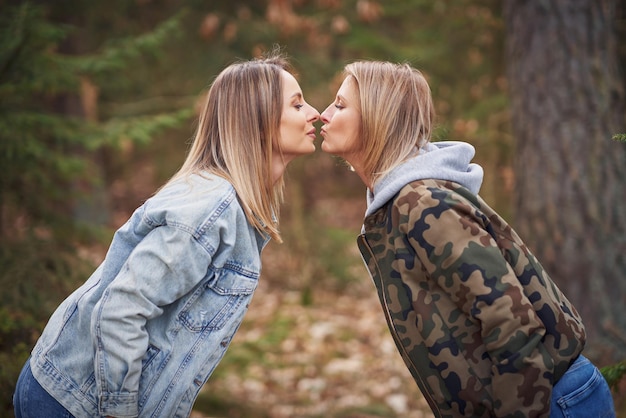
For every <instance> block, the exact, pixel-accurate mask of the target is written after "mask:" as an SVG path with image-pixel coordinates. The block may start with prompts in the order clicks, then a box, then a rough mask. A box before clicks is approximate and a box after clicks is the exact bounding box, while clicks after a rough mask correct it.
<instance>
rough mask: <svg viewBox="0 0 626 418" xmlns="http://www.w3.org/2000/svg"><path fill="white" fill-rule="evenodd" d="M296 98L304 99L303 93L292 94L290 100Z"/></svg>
mask: <svg viewBox="0 0 626 418" xmlns="http://www.w3.org/2000/svg"><path fill="white" fill-rule="evenodd" d="M294 97H297V98H298V99H302V93H301V92H299V91H298V92H296V93H294V94H292V95H291V96H290V97H289V98H290V99H293V98H294Z"/></svg>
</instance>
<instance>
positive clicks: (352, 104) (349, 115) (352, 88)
mask: <svg viewBox="0 0 626 418" xmlns="http://www.w3.org/2000/svg"><path fill="white" fill-rule="evenodd" d="M322 122H324V125H323V126H322V130H321V133H322V137H323V138H324V141H323V142H322V151H324V152H328V153H330V154H334V155H337V156H339V157H342V158H343V159H345V160H346V161H348V162H349V163H351V164H355V163H356V161H355V159H356V158H357V156H358V151H359V148H360V144H359V130H360V128H361V107H360V105H359V95H358V91H357V86H356V82H355V81H354V78H352V77H350V76H348V77H346V79H345V80H343V83H342V84H341V86H340V87H339V90H338V91H337V97H336V98H335V101H334V102H333V103H331V104H330V105H329V106H328V107H327V108H326V110H324V112H323V113H322Z"/></svg>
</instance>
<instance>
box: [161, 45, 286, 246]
mask: <svg viewBox="0 0 626 418" xmlns="http://www.w3.org/2000/svg"><path fill="white" fill-rule="evenodd" d="M283 70H284V71H288V72H291V67H290V66H289V63H288V62H287V60H286V58H283V57H282V56H280V55H279V54H276V53H273V54H272V55H269V56H268V57H265V58H257V59H253V60H250V61H242V62H237V63H234V64H232V65H230V66H228V67H227V68H225V69H224V70H223V71H222V72H221V73H220V74H219V75H218V76H217V77H216V78H215V80H214V81H213V83H212V85H211V87H210V89H209V91H208V94H207V97H206V100H205V102H204V105H203V108H202V111H201V113H200V116H199V120H198V127H197V129H196V133H195V136H194V139H193V143H192V145H191V148H190V150H189V152H188V154H187V157H186V159H185V161H184V163H183V165H182V167H181V168H180V170H179V171H178V172H177V173H176V174H175V175H174V176H173V177H172V179H171V180H170V182H172V181H174V180H177V179H179V178H184V177H186V176H189V175H191V174H200V173H201V172H204V171H206V172H209V173H212V174H215V175H218V176H220V177H223V178H224V179H226V180H228V181H229V182H230V183H231V184H232V185H233V187H234V188H235V190H236V192H237V196H238V198H239V202H240V204H241V206H242V208H243V210H244V212H245V214H246V217H247V219H248V222H250V224H252V225H253V226H254V227H255V228H256V229H257V230H259V231H260V232H262V231H264V232H266V233H268V234H269V235H270V236H271V237H272V238H273V239H275V240H277V241H278V242H282V240H281V238H280V232H279V230H278V215H279V211H280V204H281V203H282V201H283V190H284V180H283V178H282V177H281V178H280V179H278V180H277V181H276V182H274V180H273V178H272V171H271V167H272V144H278V143H279V141H278V137H279V135H280V117H281V114H282V107H283V94H282V93H283V82H282V71H283Z"/></svg>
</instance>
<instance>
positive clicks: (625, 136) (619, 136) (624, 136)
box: [613, 134, 626, 142]
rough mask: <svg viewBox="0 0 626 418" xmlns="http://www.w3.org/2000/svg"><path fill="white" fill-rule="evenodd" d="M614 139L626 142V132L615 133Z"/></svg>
mask: <svg viewBox="0 0 626 418" xmlns="http://www.w3.org/2000/svg"><path fill="white" fill-rule="evenodd" d="M613 140H614V141H620V142H626V134H616V135H613Z"/></svg>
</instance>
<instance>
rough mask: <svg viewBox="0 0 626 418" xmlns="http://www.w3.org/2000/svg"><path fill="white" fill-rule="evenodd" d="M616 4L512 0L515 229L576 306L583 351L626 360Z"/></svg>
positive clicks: (508, 5) (624, 184)
mask: <svg viewBox="0 0 626 418" xmlns="http://www.w3.org/2000/svg"><path fill="white" fill-rule="evenodd" d="M616 6H617V3H616V1H615V0H567V1H562V0H536V1H525V0H506V1H505V2H504V17H505V21H506V25H507V61H508V62H507V65H508V78H509V85H510V93H511V101H512V102H511V105H512V108H511V110H512V127H513V134H514V137H515V141H516V157H515V173H516V185H515V186H516V188H515V220H514V225H515V227H516V229H517V230H518V232H519V233H520V235H521V236H522V238H524V239H525V241H526V242H527V243H528V244H529V246H530V247H531V249H532V250H533V251H534V252H535V254H536V255H537V256H538V258H539V260H540V261H541V263H542V264H543V266H544V267H545V268H546V270H547V271H548V272H549V274H550V275H551V276H552V277H553V278H554V279H555V281H556V282H557V283H558V284H559V287H561V288H562V289H563V290H564V292H565V293H566V295H567V296H568V298H569V299H570V300H571V301H572V302H573V304H574V306H576V307H577V309H578V310H579V312H580V313H581V315H582V317H583V320H584V322H585V325H586V327H587V332H588V344H587V349H586V351H585V353H586V354H587V355H588V356H590V357H591V358H592V359H594V360H595V361H597V362H600V363H602V364H606V363H610V362H614V361H617V360H622V359H624V358H625V357H626V144H624V143H619V142H617V141H613V140H611V137H612V135H614V134H616V133H619V132H624V131H626V128H625V123H624V120H625V110H624V109H625V106H624V102H625V96H624V78H623V77H622V75H621V74H620V69H619V57H618V46H619V44H618V38H617V36H616V31H615V17H616Z"/></svg>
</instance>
